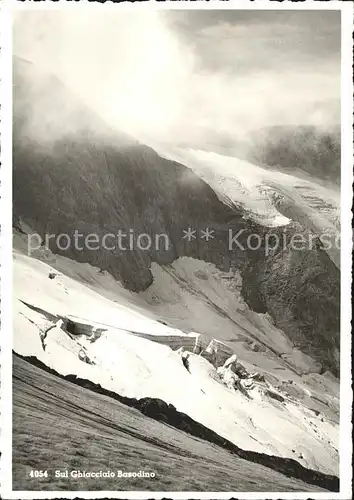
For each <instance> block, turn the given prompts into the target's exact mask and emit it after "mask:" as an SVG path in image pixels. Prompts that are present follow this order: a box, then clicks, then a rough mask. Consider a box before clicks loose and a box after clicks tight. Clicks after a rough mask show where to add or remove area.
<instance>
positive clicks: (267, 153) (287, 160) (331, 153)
mask: <svg viewBox="0 0 354 500" xmlns="http://www.w3.org/2000/svg"><path fill="white" fill-rule="evenodd" d="M251 139H252V141H251V142H252V144H253V147H252V148H251V149H250V151H249V152H248V159H249V161H252V162H254V163H257V164H258V163H261V164H263V165H268V166H270V167H281V168H282V170H284V169H285V170H289V172H291V171H292V170H293V169H294V168H296V169H299V170H303V171H304V172H307V173H308V174H311V175H314V176H315V177H318V178H321V179H324V180H327V181H331V182H335V183H337V184H340V172H341V168H340V167H341V153H340V150H341V146H340V126H339V125H338V126H337V127H334V128H332V129H331V130H327V131H323V130H319V129H317V128H315V127H313V126H305V125H303V126H301V125H299V126H273V127H268V128H264V129H261V130H258V131H256V132H254V133H253V134H252V136H251Z"/></svg>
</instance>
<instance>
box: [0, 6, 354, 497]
mask: <svg viewBox="0 0 354 500" xmlns="http://www.w3.org/2000/svg"><path fill="white" fill-rule="evenodd" d="M83 8H84V9H105V10H107V9H115V10H117V9H120V10H136V9H146V8H148V9H157V10H167V9H174V10H188V9H192V10H213V9H218V10H229V9H235V10H300V11H301V10H320V11H327V10H332V11H333V10H340V11H341V42H342V45H341V154H342V157H341V158H342V159H341V268H342V271H341V341H340V355H341V358H340V491H339V492H338V493H334V492H331V493H329V492H325V493H321V492H319V493H316V492H311V493H310V492H306V491H304V492H300V493H299V492H294V493H284V492H255V493H247V492H203V493H199V492H188V491H186V492H173V491H165V492H161V491H156V492H152V491H95V492H89V491H71V492H70V491H17V490H16V491H13V490H12V14H13V12H14V11H15V10H58V9H68V10H70V9H71V10H72V11H73V13H74V12H75V10H77V9H79V10H82V9H83ZM353 8H354V6H353V4H352V2H341V1H330V2H326V1H316V0H306V1H304V2H292V1H290V0H288V1H283V2H277V1H268V0H254V1H251V0H224V1H223V0H211V1H208V2H207V1H197V2H188V1H180V2H176V1H172V2H171V1H166V2H157V1H154V0H150V1H148V2H147V1H144V2H139V1H136V2H134V3H130V2H122V3H112V2H110V1H107V2H105V3H103V4H101V3H99V2H96V3H91V2H87V1H85V0H80V1H78V2H67V1H65V0H60V1H57V2H51V1H44V2H35V3H34V2H31V1H28V0H27V1H25V2H17V1H16V0H3V1H2V5H1V6H0V50H1V52H0V68H1V80H0V92H1V94H0V95H1V122H0V126H1V129H0V132H1V136H0V137H1V153H0V154H1V170H0V175H1V210H0V214H1V216H2V217H1V235H0V236H1V240H0V255H1V260H0V264H1V282H0V287H1V337H0V339H1V351H0V352H1V358H0V366H1V441H0V445H1V453H2V455H1V471H0V473H1V480H0V487H1V497H2V498H6V499H18V498H21V499H51V498H85V499H86V498H88V499H91V498H95V499H96V498H97V499H98V498H124V499H134V500H138V499H148V498H155V499H162V498H166V497H167V498H173V499H189V498H193V499H210V498H214V499H228V498H231V497H237V498H239V499H241V498H242V499H255V500H256V499H257V500H260V499H279V498H282V499H289V500H290V499H295V498H296V499H297V500H300V499H307V498H309V496H311V498H313V499H323V500H325V499H326V500H328V498H329V495H330V497H331V498H332V499H340V500H347V499H349V498H351V490H352V488H351V486H352V467H351V461H352V444H351V443H352V423H351V407H352V388H351V383H352V373H351V312H352V311H351V278H352V257H351V251H352V224H351V222H352V211H351V207H352V199H353V189H352V184H353V66H352V65H353V38H352V37H353Z"/></svg>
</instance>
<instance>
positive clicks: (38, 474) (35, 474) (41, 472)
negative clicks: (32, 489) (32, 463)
mask: <svg viewBox="0 0 354 500" xmlns="http://www.w3.org/2000/svg"><path fill="white" fill-rule="evenodd" d="M30 476H31V477H48V471H47V470H31V472H30Z"/></svg>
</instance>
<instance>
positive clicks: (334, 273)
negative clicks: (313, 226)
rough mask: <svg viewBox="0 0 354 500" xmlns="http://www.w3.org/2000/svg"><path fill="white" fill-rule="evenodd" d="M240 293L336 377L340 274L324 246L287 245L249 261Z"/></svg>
mask: <svg viewBox="0 0 354 500" xmlns="http://www.w3.org/2000/svg"><path fill="white" fill-rule="evenodd" d="M242 292H243V296H244V298H245V300H246V301H247V302H248V304H249V305H250V306H251V307H252V308H253V309H254V310H255V311H258V312H262V313H263V312H268V313H269V314H270V315H271V316H272V317H273V318H274V320H275V324H276V326H277V327H278V328H280V329H282V330H283V331H284V332H286V333H287V335H288V336H289V338H290V340H291V341H292V342H293V343H294V346H295V348H298V349H300V350H301V351H303V352H305V353H306V354H308V355H309V356H311V357H312V358H314V359H315V360H316V361H317V362H318V363H320V365H322V367H323V368H324V369H330V370H332V371H333V372H334V373H335V374H336V375H339V342H340V323H339V304H340V274H339V271H338V269H337V267H336V266H335V265H334V264H333V262H332V261H331V259H330V258H329V256H328V255H327V253H326V252H325V251H324V250H303V251H292V250H290V249H285V250H282V251H279V252H277V253H275V254H273V255H270V256H269V258H267V259H264V260H263V261H262V260H253V261H250V263H249V265H248V266H247V267H246V268H245V270H244V275H243V290H242Z"/></svg>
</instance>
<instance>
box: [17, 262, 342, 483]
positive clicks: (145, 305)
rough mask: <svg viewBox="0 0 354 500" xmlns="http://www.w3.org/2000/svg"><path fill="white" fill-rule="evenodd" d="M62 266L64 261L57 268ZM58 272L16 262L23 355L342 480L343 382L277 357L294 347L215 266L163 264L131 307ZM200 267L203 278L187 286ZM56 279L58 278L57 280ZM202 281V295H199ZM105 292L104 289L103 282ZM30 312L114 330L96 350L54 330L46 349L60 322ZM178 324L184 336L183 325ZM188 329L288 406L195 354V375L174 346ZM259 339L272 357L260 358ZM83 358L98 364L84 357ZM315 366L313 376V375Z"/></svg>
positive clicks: (91, 271) (119, 296) (123, 296)
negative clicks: (232, 382)
mask: <svg viewBox="0 0 354 500" xmlns="http://www.w3.org/2000/svg"><path fill="white" fill-rule="evenodd" d="M61 260H62V258H61V257H56V263H58V261H61ZM69 264H70V262H69V261H68V259H67V260H66V262H65V264H62V265H64V266H66V268H67V269H68V267H69ZM59 265H60V264H56V266H55V267H58V266H59ZM196 266H197V267H196ZM55 267H52V266H50V265H48V264H47V263H44V262H40V261H38V260H35V259H33V258H29V257H26V256H24V255H23V254H21V253H15V255H14V277H15V282H14V313H15V314H14V326H15V334H14V350H15V351H16V352H18V353H19V354H22V355H25V356H29V355H33V356H35V357H37V358H38V359H39V360H41V361H42V362H44V363H45V364H46V365H48V366H49V367H52V368H54V369H55V370H57V371H58V372H59V373H62V374H69V373H73V374H76V375H78V376H80V377H82V378H86V379H88V380H92V381H94V382H96V383H100V384H101V385H102V386H103V387H104V388H106V389H109V390H112V391H115V392H117V393H119V394H122V395H127V396H130V397H137V398H140V397H147V396H149V397H157V398H160V399H162V400H164V401H166V402H168V403H172V404H173V405H174V406H175V407H176V408H177V410H179V411H182V412H184V413H187V414H188V415H189V416H191V417H192V418H194V419H195V420H197V421H199V422H201V423H202V424H204V425H205V426H207V427H209V428H210V429H212V430H214V431H215V432H217V433H218V434H220V435H221V436H223V437H225V438H227V439H229V440H230V441H232V442H234V443H235V444H237V445H238V446H240V447H241V448H244V449H248V450H254V451H262V452H264V453H268V454H272V455H279V456H284V457H290V458H294V459H296V460H297V461H299V462H300V463H301V464H302V465H304V466H307V467H309V468H312V469H316V470H320V471H322V472H326V473H329V474H336V473H337V470H338V451H337V439H338V436H337V434H338V414H337V406H338V399H337V397H336V395H337V394H338V392H337V391H338V384H337V382H336V380H333V379H332V378H331V377H330V376H322V375H319V374H309V375H305V376H301V375H299V374H298V373H296V371H295V369H294V368H292V367H291V365H290V364H289V363H287V362H285V361H284V360H283V359H282V358H281V357H279V356H278V355H277V354H276V352H275V351H276V349H278V350H283V351H284V352H285V351H287V352H288V355H289V356H290V357H291V351H292V350H291V345H290V344H289V342H287V341H286V338H285V337H284V336H283V334H282V332H279V331H276V329H275V328H274V327H272V325H271V324H270V322H269V319H267V318H265V317H262V316H260V317H259V320H257V318H256V315H254V316H252V315H250V313H249V312H248V313H247V312H246V313H245V311H246V309H247V308H246V306H245V305H244V304H243V303H242V301H241V300H240V299H239V300H236V301H234V303H235V304H236V305H235V307H233V306H232V303H231V301H230V297H231V295H228V294H229V293H230V290H228V288H227V286H226V284H225V282H224V281H223V280H226V281H227V277H226V278H223V277H221V276H219V275H218V271H217V270H216V268H214V267H213V266H211V265H208V264H206V263H203V262H197V263H196V262H193V259H180V260H179V261H177V262H176V263H175V264H174V265H173V266H169V267H168V268H160V267H159V266H155V267H154V269H153V272H154V275H155V283H156V287H158V288H155V289H154V288H152V289H151V290H148V291H146V292H144V293H142V294H139V295H137V294H133V293H130V297H129V300H128V297H127V293H129V292H127V291H125V290H123V289H122V290H121V291H122V293H120V291H119V287H120V286H119V285H118V286H117V288H116V290H115V294H116V302H113V301H112V300H109V299H108V298H107V297H103V296H102V295H101V294H99V293H97V292H95V291H94V290H93V287H94V284H93V283H94V280H93V279H92V280H91V284H90V285H87V286H85V285H84V284H83V283H79V282H78V281H77V280H74V279H72V278H70V277H68V276H66V275H64V274H61V273H57V271H56V269H55ZM193 267H194V269H195V270H196V271H199V272H197V273H195V274H194V275H193V276H194V278H193V277H192V278H191V281H190V283H188V276H191V275H192V274H191V270H192V268H193ZM72 268H73V269H76V271H75V272H76V273H77V277H78V276H79V275H80V274H81V271H82V273H83V274H84V275H85V273H86V279H88V276H89V275H91V276H94V275H95V274H99V270H98V269H95V268H91V267H90V266H87V265H82V264H78V263H75V262H72ZM49 273H53V274H55V273H57V275H56V276H55V277H54V278H53V279H50V278H49ZM202 273H204V275H203V278H202V281H203V287H199V289H198V280H200V279H201V278H200V277H201V276H202ZM196 275H197V276H196ZM198 276H199V278H198ZM205 277H207V279H205ZM182 278H183V279H182ZM108 282H109V280H108ZM181 282H182V283H181ZM100 286H104V283H103V278H102V281H101V285H100ZM109 289H110V286H108V290H109ZM161 290H163V292H161ZM109 293H112V289H110V290H109ZM144 294H145V295H144ZM149 294H150V295H149ZM153 303H154V304H155V305H153ZM203 303H204V305H203ZM26 304H29V305H32V306H35V307H38V308H41V309H43V310H44V311H48V312H50V313H51V314H55V315H71V316H75V317H80V318H84V319H85V320H86V321H87V322H91V323H94V322H96V323H97V324H99V325H101V326H102V327H103V328H105V329H106V331H105V332H103V334H102V335H101V336H100V337H99V338H98V339H96V340H95V341H94V342H92V341H91V340H89V339H88V338H85V337H77V338H75V339H72V338H71V337H69V336H68V335H67V334H66V333H65V332H64V331H63V330H61V329H59V328H53V329H52V330H50V331H49V332H48V335H47V338H46V349H45V350H44V349H43V347H42V343H41V340H40V335H39V334H40V332H42V333H43V332H44V331H45V329H46V328H48V326H49V325H51V324H53V319H48V316H46V315H45V314H41V313H40V312H38V311H35V310H34V309H33V308H32V307H28V305H26ZM149 308H150V312H149V311H148V310H149ZM178 315H179V316H180V317H177V316H178ZM201 318H202V319H201ZM216 318H217V319H218V320H219V326H218V327H214V328H209V329H208V328H207V326H208V325H207V323H208V320H209V324H212V323H213V322H215V324H217V322H216V321H215V319H216ZM161 321H164V322H165V323H167V321H168V322H169V324H170V325H171V326H168V325H166V324H162V323H161ZM177 322H180V326H181V329H180V328H175V327H174V325H176V324H177ZM262 325H263V326H262ZM187 327H189V329H190V330H193V329H194V330H197V331H201V330H205V332H206V333H207V334H209V335H210V336H211V337H217V338H219V339H223V340H226V341H229V345H231V346H232V348H233V350H234V351H235V352H237V354H238V355H239V357H240V359H242V360H244V361H245V365H247V367H248V368H250V369H252V368H256V369H257V370H258V371H260V372H262V373H264V374H265V376H266V381H267V382H266V384H267V387H270V388H271V389H272V390H273V391H274V392H275V393H278V394H281V395H282V398H283V401H282V402H280V401H278V400H274V399H273V398H271V397H267V396H265V393H264V390H262V388H261V387H260V385H259V384H255V387H254V388H253V389H252V390H250V395H251V397H252V399H247V398H246V397H245V396H244V395H243V394H242V393H240V392H234V391H231V390H229V389H228V388H226V387H225V386H224V385H223V384H222V383H220V381H218V380H217V377H216V374H215V368H214V367H213V366H212V365H211V364H210V363H209V362H208V361H207V360H205V359H204V358H201V357H200V356H197V355H193V354H191V355H190V364H189V371H188V370H186V368H185V367H184V365H183V363H182V361H181V357H180V355H179V354H178V353H177V352H176V351H174V350H171V347H170V339H171V337H174V338H175V339H179V340H180V342H181V344H182V345H183V340H184V338H187V337H188V336H187V334H186V333H185V332H184V331H183V330H182V328H183V329H184V330H187ZM139 332H140V333H145V334H146V336H148V335H151V339H152V340H153V339H154V334H155V335H157V337H159V338H161V336H165V338H166V342H165V344H163V343H161V342H154V341H152V340H148V338H141V337H139V336H137V335H136V333H139ZM157 337H156V338H157ZM230 340H231V342H230ZM251 340H252V342H253V341H255V342H256V344H257V345H260V346H263V347H264V346H265V347H266V349H265V350H263V347H262V349H261V350H259V351H255V350H253V349H254V344H253V343H251ZM267 345H269V347H267ZM173 347H175V344H173ZM82 351H84V352H85V353H86V355H87V356H88V358H89V359H90V360H92V361H93V363H94V364H88V363H85V362H83V361H82V360H81V359H80V352H82ZM301 363H302V364H304V361H303V360H302V361H301ZM305 365H306V363H305ZM309 366H310V365H308V364H307V365H306V368H307V370H305V371H311V369H310V370H309ZM310 384H311V385H310ZM321 384H322V385H321ZM324 387H325V389H324ZM324 393H326V395H324ZM318 399H319V400H318Z"/></svg>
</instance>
